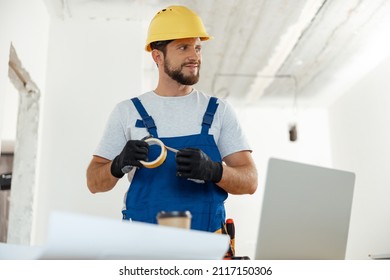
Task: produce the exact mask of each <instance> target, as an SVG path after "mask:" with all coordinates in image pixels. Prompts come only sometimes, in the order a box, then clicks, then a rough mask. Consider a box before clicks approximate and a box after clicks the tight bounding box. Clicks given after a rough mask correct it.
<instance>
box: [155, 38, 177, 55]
mask: <svg viewBox="0 0 390 280" xmlns="http://www.w3.org/2000/svg"><path fill="white" fill-rule="evenodd" d="M172 41H173V40H165V41H156V42H151V43H150V48H151V49H152V50H159V51H162V52H163V54H164V55H166V51H167V45H168V44H169V43H170V42H172Z"/></svg>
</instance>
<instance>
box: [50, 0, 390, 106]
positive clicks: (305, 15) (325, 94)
mask: <svg viewBox="0 0 390 280" xmlns="http://www.w3.org/2000/svg"><path fill="white" fill-rule="evenodd" d="M44 2H45V4H46V5H47V7H48V10H49V12H50V13H51V15H52V16H55V17H60V18H63V19H66V20H72V19H79V18H87V19H91V20H93V19H96V18H105V19H107V20H142V21H145V22H147V23H149V22H150V20H151V18H152V17H153V16H154V14H155V13H156V12H157V11H158V10H160V9H162V8H165V7H167V6H169V5H172V3H174V4H183V5H186V6H188V7H190V8H191V9H193V10H194V11H196V12H197V13H198V14H199V15H200V16H201V17H202V19H203V21H204V24H205V26H206V29H207V30H208V32H209V33H210V34H211V35H212V36H213V37H214V39H213V40H210V41H208V42H207V45H206V43H205V48H204V51H203V65H202V70H201V81H200V82H199V85H198V86H197V87H198V88H201V89H202V90H204V91H206V92H210V93H213V94H215V95H217V96H219V97H227V98H229V99H231V100H234V101H235V102H239V103H242V104H245V105H251V104H257V105H266V106H282V107H285V106H295V105H297V104H298V106H305V107H311V106H315V107H317V106H327V105H328V104H330V103H332V102H333V101H334V100H336V99H337V98H338V97H339V96H340V95H341V94H343V93H344V92H345V91H346V90H347V89H348V88H349V87H350V86H351V85H352V84H353V83H354V82H356V81H357V80H358V79H359V78H360V77H362V76H363V75H365V74H366V73H367V72H368V71H370V70H371V69H373V68H374V67H375V66H376V65H378V64H379V63H380V62H381V61H382V60H383V59H384V58H386V57H388V56H389V55H390V38H389V37H390V36H388V34H389V29H390V1H387V0H294V1H291V0H214V1H211V0H209V1H204V0H203V1H202V0H192V1H183V0H176V1H174V2H172V1H165V0H154V1H153V0H152V1H144V0H44ZM385 34H386V35H385Z"/></svg>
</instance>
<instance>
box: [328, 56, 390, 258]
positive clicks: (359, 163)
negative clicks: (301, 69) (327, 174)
mask: <svg viewBox="0 0 390 280" xmlns="http://www.w3.org/2000/svg"><path fill="white" fill-rule="evenodd" d="M389 73H390V59H389V58H388V59H387V60H385V61H383V63H382V64H381V65H380V66H378V67H377V68H376V69H375V70H373V71H372V72H371V73H370V74H368V75H367V76H366V77H365V78H363V79H362V80H361V81H359V82H358V83H357V84H356V85H355V86H354V87H353V88H351V89H350V90H349V91H348V93H347V94H346V95H344V96H343V97H342V98H341V99H340V100H338V102H337V103H335V104H334V105H333V106H332V107H331V108H330V110H329V115H330V130H331V132H332V133H331V144H332V156H333V164H334V166H335V167H336V168H343V169H349V170H352V171H354V172H355V173H356V184H355V193H354V201H353V209H352V217H351V227H350V235H349V244H348V250H347V258H350V259H366V258H368V254H383V253H387V254H388V253H390V237H389V236H390V187H389V186H390V177H389V168H390V145H389V143H390V121H389V120H390V110H389V109H390V95H389V88H390V80H389Z"/></svg>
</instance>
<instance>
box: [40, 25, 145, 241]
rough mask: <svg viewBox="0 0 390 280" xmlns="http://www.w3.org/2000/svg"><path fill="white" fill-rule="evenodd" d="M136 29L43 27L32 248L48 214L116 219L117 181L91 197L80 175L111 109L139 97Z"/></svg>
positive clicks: (139, 45)
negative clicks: (45, 41)
mask: <svg viewBox="0 0 390 280" xmlns="http://www.w3.org/2000/svg"><path fill="white" fill-rule="evenodd" d="M140 30H142V26H141V24H140V23H139V22H130V21H100V20H85V21H74V20H72V21H69V20H65V21H62V20H53V21H52V23H51V28H50V42H49V52H48V67H47V68H48V74H47V92H46V96H45V99H44V106H43V108H44V110H43V123H42V134H41V135H42V137H41V139H42V142H41V144H42V150H41V161H40V163H39V171H40V173H39V182H40V189H39V194H38V211H37V213H38V216H37V224H36V230H37V231H36V238H35V242H36V243H41V242H43V241H44V238H45V232H46V224H47V218H48V215H49V213H50V211H53V210H64V211H76V212H82V213H91V214H96V215H102V216H109V217H115V218H118V219H120V218H121V214H120V211H121V209H122V200H123V194H124V192H125V185H126V186H127V183H126V182H125V180H122V182H121V183H122V184H119V186H118V187H116V188H115V189H114V190H113V191H111V192H108V193H104V194H96V195H92V194H91V193H90V192H89V191H88V189H87V186H86V176H85V174H86V168H87V166H88V163H89V161H90V160H91V158H92V154H93V152H94V149H95V147H96V146H97V143H98V140H99V139H100V137H101V134H102V132H103V129H104V125H105V122H106V120H107V118H108V114H109V113H110V112H111V110H112V109H113V107H114V105H115V104H116V103H117V102H119V101H122V100H124V99H126V98H131V97H132V96H135V95H138V94H140V93H141V85H142V73H141V70H140V69H142V46H143V41H144V40H143V34H144V32H141V31H140ZM137 49H139V50H140V51H135V50H137Z"/></svg>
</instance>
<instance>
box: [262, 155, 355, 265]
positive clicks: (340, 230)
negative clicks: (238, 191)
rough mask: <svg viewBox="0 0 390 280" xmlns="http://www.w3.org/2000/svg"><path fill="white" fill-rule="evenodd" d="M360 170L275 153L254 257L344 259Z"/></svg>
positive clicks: (270, 166) (266, 187)
mask: <svg viewBox="0 0 390 280" xmlns="http://www.w3.org/2000/svg"><path fill="white" fill-rule="evenodd" d="M354 183H355V174H354V173H352V172H348V171H342V170H336V169H331V168H325V167H320V166H314V165H308V164H303V163H298V162H292V161H287V160H281V159H275V158H271V159H270V160H269V162H268V170H267V179H266V184H265V189H264V196H263V203H262V210H261V215H260V216H261V220H260V225H259V232H258V238H257V246H256V252H255V259H284V260H289V259H299V260H310V259H315V260H319V259H323V260H325V259H332V260H336V259H345V252H346V246H347V240H348V230H349V222H350V216H351V207H352V198H353V189H354Z"/></svg>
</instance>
